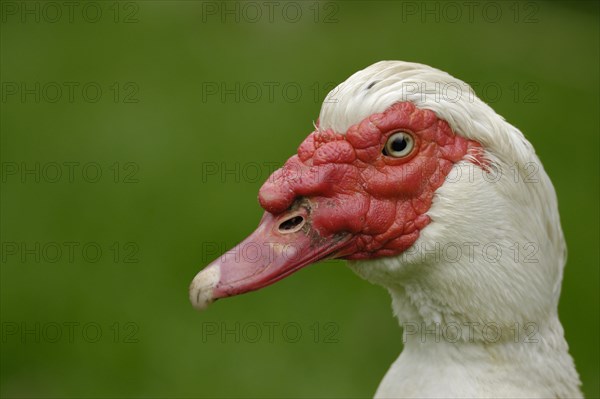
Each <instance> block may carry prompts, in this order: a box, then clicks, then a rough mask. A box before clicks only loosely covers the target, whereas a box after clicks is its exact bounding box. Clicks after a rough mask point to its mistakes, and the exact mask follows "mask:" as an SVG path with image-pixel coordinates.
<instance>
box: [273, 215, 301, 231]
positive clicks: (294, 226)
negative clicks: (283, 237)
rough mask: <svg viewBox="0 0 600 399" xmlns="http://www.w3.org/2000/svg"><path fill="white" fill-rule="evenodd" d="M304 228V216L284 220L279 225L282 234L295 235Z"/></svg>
mask: <svg viewBox="0 0 600 399" xmlns="http://www.w3.org/2000/svg"><path fill="white" fill-rule="evenodd" d="M302 226H304V218H303V217H302V216H299V215H298V216H294V217H291V218H289V219H287V220H284V221H283V222H281V224H280V225H279V232H280V233H295V232H296V231H298V230H300V229H301V228H302Z"/></svg>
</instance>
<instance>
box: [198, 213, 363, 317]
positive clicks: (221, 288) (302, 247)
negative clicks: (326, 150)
mask: <svg viewBox="0 0 600 399" xmlns="http://www.w3.org/2000/svg"><path fill="white" fill-rule="evenodd" d="M310 213H311V206H310V203H308V202H307V201H305V202H304V203H303V204H296V205H295V206H294V207H292V209H290V210H288V211H286V212H284V213H282V214H279V215H273V214H271V213H269V212H265V213H264V215H263V218H262V220H261V221H260V223H259V225H258V228H257V229H256V230H255V231H254V232H253V233H252V234H251V235H250V236H248V237H247V238H246V239H245V240H244V241H242V242H241V243H239V244H238V245H237V246H235V247H234V248H232V249H231V250H229V251H227V252H226V253H225V254H223V255H221V257H219V258H218V259H216V260H215V261H213V262H212V263H211V264H210V265H208V266H207V267H205V268H204V269H203V270H202V271H200V272H199V273H198V274H197V275H196V277H194V279H193V281H192V283H191V285H190V301H191V302H192V305H193V306H194V307H195V308H196V309H198V310H203V309H205V308H206V307H207V306H208V305H209V304H210V303H212V302H213V301H215V300H216V299H219V298H225V297H228V296H234V295H239V294H243V293H245V292H249V291H254V290H258V289H260V288H263V287H266V286H268V285H271V284H273V283H275V282H276V281H279V280H281V279H282V278H284V277H287V276H289V275H290V274H292V273H294V272H295V271H297V270H299V269H301V268H303V267H304V266H307V265H310V264H312V263H315V262H317V261H319V260H322V259H325V258H335V257H341V256H344V255H345V253H344V248H345V247H346V246H347V244H348V242H349V241H350V239H351V238H352V235H351V234H350V233H340V234H336V235H333V236H331V237H323V236H322V235H321V234H320V233H319V231H317V229H315V228H314V227H313V225H312V221H311V215H310Z"/></svg>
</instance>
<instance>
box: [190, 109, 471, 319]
mask: <svg viewBox="0 0 600 399" xmlns="http://www.w3.org/2000/svg"><path fill="white" fill-rule="evenodd" d="M398 131H404V132H408V133H409V134H411V135H412V137H413V138H414V144H415V145H414V148H413V150H412V152H410V153H408V154H407V156H405V157H403V158H394V157H392V156H388V155H384V154H383V153H382V150H383V148H384V146H385V143H386V141H387V139H388V138H389V137H390V136H391V135H392V134H394V133H396V132H398ZM467 153H469V154H470V155H472V156H473V157H475V159H478V160H479V161H481V158H478V157H480V156H481V146H480V145H479V144H478V143H476V142H474V141H471V140H468V139H465V138H463V137H461V136H457V135H455V134H454V132H452V130H451V129H450V127H449V126H448V124H447V123H446V122H445V121H443V120H441V119H439V118H438V117H437V116H436V115H435V114H434V113H433V112H432V111H428V110H422V109H418V108H416V107H415V106H414V105H413V104H412V103H408V102H402V103H397V104H394V105H392V106H391V107H390V108H388V109H387V110H386V111H385V112H383V113H379V114H374V115H371V116H370V117H368V118H366V119H364V120H363V121H362V122H360V123H358V124H356V125H353V126H351V127H350V128H349V129H348V131H347V132H346V134H345V135H342V134H338V133H335V132H333V131H332V130H326V131H323V132H320V131H318V130H317V131H315V132H313V133H311V134H310V135H309V136H308V137H307V138H306V140H304V142H303V143H302V144H301V145H300V148H299V149H298V154H297V155H294V156H293V157H291V158H290V159H289V160H288V161H287V162H286V163H285V165H284V166H283V167H282V168H281V169H279V170H277V171H275V172H274V173H273V175H271V177H270V178H269V179H268V181H267V182H266V183H265V184H264V185H263V186H262V188H261V189H260V192H259V195H258V199H259V201H260V204H261V206H262V207H263V208H264V209H265V211H266V212H265V214H264V216H263V218H262V220H261V222H260V224H259V226H258V228H257V229H256V230H255V231H254V232H253V233H252V234H250V235H249V236H248V237H247V238H246V239H245V240H244V241H242V242H241V243H240V244H238V245H237V246H236V247H235V248H233V249H232V250H231V251H228V253H227V254H225V255H223V256H222V257H221V258H219V259H217V260H215V261H214V262H213V263H212V264H211V265H210V269H208V270H209V271H207V272H206V273H204V271H202V272H201V273H199V274H198V275H197V276H196V278H195V279H194V281H193V282H192V286H191V289H190V298H191V300H192V303H194V305H195V306H196V307H198V308H199V309H201V308H203V307H205V306H206V303H207V301H213V300H215V299H218V298H223V297H227V296H232V295H238V294H242V293H245V292H249V291H254V290H257V289H259V288H262V287H265V286H267V285H270V284H273V283H274V282H276V281H278V280H280V279H282V278H284V277H286V276H288V275H290V274H291V273H293V272H295V271H297V270H299V269H300V268H302V267H304V266H307V265H309V264H312V263H315V262H317V261H319V260H321V259H324V258H345V259H367V258H376V257H381V256H392V255H397V254H400V253H401V252H403V251H404V250H406V249H407V248H409V247H410V246H411V245H413V244H414V242H415V241H416V240H417V238H418V237H419V233H420V231H421V229H423V228H424V227H425V226H426V225H427V224H428V223H429V222H430V219H429V217H428V216H427V214H426V212H427V210H428V209H429V208H430V206H431V202H432V200H433V196H434V193H435V190H436V189H438V188H439V187H440V186H441V185H442V183H443V182H444V179H445V178H446V176H447V175H448V173H449V171H450V169H451V168H452V165H453V164H454V163H456V162H458V161H460V160H461V159H463V158H464V157H465V155H467ZM294 220H295V221H298V220H300V222H299V223H297V224H294V223H291V222H292V221H294ZM290 223H291V224H290ZM286 226H287V228H286ZM249 254H252V255H249ZM215 276H218V280H215ZM205 290H209V292H208V293H207V292H205Z"/></svg>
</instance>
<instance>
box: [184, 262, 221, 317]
mask: <svg viewBox="0 0 600 399" xmlns="http://www.w3.org/2000/svg"><path fill="white" fill-rule="evenodd" d="M220 278H221V268H220V266H219V265H218V264H212V265H210V266H208V267H206V268H204V269H203V270H201V271H200V272H199V273H198V274H196V277H194V279H193V280H192V283H191V284H190V302H191V303H192V306H194V308H196V309H197V310H200V311H202V310H204V309H206V308H207V307H208V305H210V304H211V303H212V302H213V301H214V300H215V298H214V297H213V290H214V288H215V287H216V286H217V284H218V283H219V280H220Z"/></svg>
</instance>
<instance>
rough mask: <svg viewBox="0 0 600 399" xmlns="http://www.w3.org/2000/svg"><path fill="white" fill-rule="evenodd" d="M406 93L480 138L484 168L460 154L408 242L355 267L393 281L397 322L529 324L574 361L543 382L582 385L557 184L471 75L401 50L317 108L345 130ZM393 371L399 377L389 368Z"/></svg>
mask: <svg viewBox="0 0 600 399" xmlns="http://www.w3.org/2000/svg"><path fill="white" fill-rule="evenodd" d="M401 101H410V102H412V103H413V104H414V105H415V106H417V107H418V108H421V109H429V110H431V111H433V112H435V113H436V114H437V116H438V117H440V118H442V119H444V120H445V121H446V122H448V124H449V125H450V127H451V128H452V130H453V131H454V132H455V133H456V134H458V135H461V136H464V137H466V138H469V139H472V140H475V141H477V142H479V143H480V144H481V145H482V146H483V148H484V151H485V152H484V157H485V159H486V160H488V161H489V165H488V169H490V170H491V174H488V173H487V172H485V171H484V170H483V169H482V168H480V166H478V165H477V164H474V163H473V162H470V161H471V160H472V159H470V158H469V157H467V158H465V159H464V160H463V161H461V162H459V163H457V164H455V166H454V168H453V170H452V171H451V172H450V174H449V176H448V179H447V180H446V182H445V183H444V184H443V185H442V186H441V187H440V188H439V189H438V190H437V191H436V194H435V196H434V200H433V204H432V206H431V208H430V210H429V211H428V215H429V216H430V217H431V220H432V221H431V223H430V224H429V225H428V226H427V227H425V228H424V229H423V230H422V231H421V235H420V237H419V239H418V240H417V241H416V242H415V244H414V245H413V247H412V248H411V249H409V250H407V251H406V252H405V253H404V254H403V255H401V256H399V257H390V258H379V259H375V260H368V261H355V262H350V266H351V267H352V268H353V270H354V271H355V272H356V273H358V274H359V275H361V276H362V277H364V278H366V279H368V280H370V281H372V282H374V283H377V284H380V285H383V286H385V287H386V288H388V290H389V291H390V293H391V294H392V299H393V307H394V311H395V313H396V315H397V316H398V318H399V320H400V322H401V323H402V324H404V323H423V325H424V326H432V325H437V326H441V327H442V328H443V327H444V326H447V325H449V324H450V323H457V324H458V325H460V326H465V325H466V324H465V323H467V324H468V323H471V324H470V325H475V324H473V323H477V324H476V325H475V328H474V329H473V330H469V329H464V330H463V335H461V336H460V340H461V342H468V340H469V339H475V340H476V342H481V343H482V344H489V343H490V342H489V339H488V338H486V336H485V334H484V331H482V328H483V327H484V326H485V325H489V323H494V324H495V325H497V326H499V328H500V329H501V332H502V336H501V337H500V338H499V341H500V342H504V341H507V342H508V341H510V340H511V339H512V337H513V334H514V332H512V331H513V330H511V328H514V327H515V326H518V328H523V326H526V325H531V324H528V323H533V325H534V326H535V328H536V329H537V330H536V331H538V332H539V334H540V335H541V336H543V339H544V340H545V341H544V345H546V346H549V347H550V348H554V349H555V351H556V352H557V353H561V354H564V355H565V356H566V357H564V358H563V357H561V358H560V360H559V361H558V362H557V366H556V367H557V368H558V369H561V368H562V367H563V366H564V367H565V368H566V369H567V370H570V371H569V373H570V374H569V373H567V374H569V375H567V376H566V377H565V378H566V382H565V384H563V385H561V386H560V387H557V388H553V389H551V390H546V391H541V392H542V393H543V394H550V395H559V396H560V395H573V394H575V395H577V394H578V388H577V385H578V383H579V380H578V377H577V374H576V372H575V370H574V367H573V365H572V360H571V358H570V357H569V355H568V353H567V351H566V342H565V341H564V339H563V338H562V337H563V332H562V327H561V326H560V323H559V322H558V318H557V304H558V298H559V295H560V285H561V280H562V270H563V267H564V264H565V252H566V250H565V243H564V238H563V233H562V230H561V227H560V220H559V214H558V205H557V199H556V194H555V191H554V188H553V186H552V183H551V182H550V179H549V178H548V176H547V174H546V172H545V171H544V168H543V167H542V164H541V162H540V161H539V159H538V157H537V155H536V154H535V151H534V149H533V147H532V145H531V144H530V143H529V142H528V141H527V140H526V139H525V137H524V136H523V134H522V133H521V132H520V131H519V130H518V129H517V128H515V127H514V126H512V125H511V124H509V123H508V122H506V121H505V120H504V118H502V117H501V116H499V115H498V114H496V112H494V110H492V109H491V108H490V107H489V106H488V105H486V104H485V103H484V102H483V101H481V100H480V99H479V98H477V96H476V95H475V94H474V92H473V90H472V89H471V88H470V87H469V85H467V84H466V83H464V82H462V81H460V80H458V79H456V78H454V77H452V76H450V75H449V74H447V73H445V72H443V71H440V70H437V69H435V68H432V67H429V66H426V65H422V64H416V63H408V62H401V61H382V62H378V63H376V64H374V65H371V66H369V67H368V68H365V69H364V70H362V71H359V72H357V73H355V74H354V75H352V76H350V77H349V78H348V79H347V80H346V81H345V82H343V83H342V84H340V85H339V86H338V87H336V88H335V89H334V90H332V91H331V92H330V93H329V95H328V96H327V98H326V99H325V101H324V103H323V106H322V108H321V113H320V117H319V128H320V129H321V130H325V129H332V130H334V131H335V132H337V133H340V134H344V133H345V132H346V131H347V130H348V128H349V127H350V126H351V125H353V124H356V123H358V122H360V121H361V120H363V119H364V118H366V117H368V116H370V115H372V114H374V113H379V112H383V111H384V110H386V109H387V108H388V107H389V106H391V105H392V104H394V103H396V102H401ZM459 249H460V251H461V254H460V256H458V257H457V253H458V250H459ZM432 250H433V251H434V252H431V251H432ZM498 250H499V251H500V252H499V255H496V253H497V251H498ZM449 251H450V252H449ZM496 258H498V259H497V260H495V259H496ZM465 333H468V334H469V336H466V335H464V334H465ZM405 334H406V331H405ZM405 338H406V336H405ZM546 346H545V347H544V348H546ZM540 348H541V346H538V347H537V349H540ZM546 349H548V348H546ZM521 350H522V347H516V348H515V349H514V350H512V351H510V353H512V354H513V355H514V353H516V352H519V351H521ZM561 356H562V355H561ZM401 359H402V356H401V358H400V359H399V360H398V362H399V363H401ZM509 360H510V359H509ZM512 361H515V360H514V359H512ZM401 366H402V365H399V366H398V367H400V368H401ZM556 372H557V373H560V372H561V370H558V371H556ZM389 375H392V377H389V378H393V377H394V376H395V374H394V372H392V370H390V374H389ZM546 375H547V376H552V375H553V373H549V374H546ZM386 378H387V377H386ZM389 378H388V380H389ZM527 378H529V379H531V377H530V376H527ZM539 378H540V379H541V380H540V381H539V385H540V386H544V385H545V384H546V386H547V387H548V386H550V385H551V383H552V381H551V380H552V379H553V378H554V377H548V378H545V377H543V376H542V377H539ZM515 384H516V385H519V384H521V382H518V383H515ZM549 384H550V385H549ZM388 385H389V387H388ZM388 388H389V389H388ZM543 389H547V388H543ZM388 391H389V392H392V393H393V394H398V387H396V386H393V383H392V385H390V381H388V383H387V385H386V382H385V380H384V384H383V385H382V387H380V391H379V393H380V394H382V395H384V396H385V394H386V393H387V392H388ZM418 392H421V393H422V391H418ZM478 392H479V393H480V391H474V392H471V394H477V393H478ZM506 392H507V393H508V394H511V395H512V394H518V393H519V392H518V391H515V390H512V391H511V390H508V391H506ZM535 392H538V391H535V390H531V393H535ZM439 393H440V394H442V395H446V394H448V393H447V392H446V393H444V391H440V392H439ZM463 393H465V394H467V395H468V394H469V392H463ZM497 393H498V392H497V391H496V392H492V394H497ZM434 394H435V392H434Z"/></svg>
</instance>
